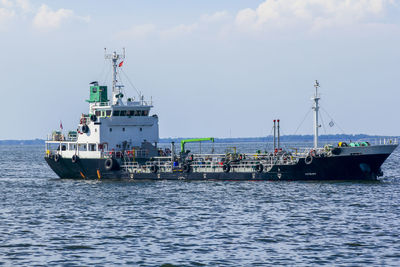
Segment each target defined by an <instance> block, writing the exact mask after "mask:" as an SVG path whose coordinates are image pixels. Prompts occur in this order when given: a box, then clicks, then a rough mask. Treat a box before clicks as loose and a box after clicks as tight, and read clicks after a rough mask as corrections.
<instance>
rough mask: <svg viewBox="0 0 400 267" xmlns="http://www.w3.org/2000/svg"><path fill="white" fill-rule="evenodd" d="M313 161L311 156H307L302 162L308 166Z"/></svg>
mask: <svg viewBox="0 0 400 267" xmlns="http://www.w3.org/2000/svg"><path fill="white" fill-rule="evenodd" d="M312 161H313V156H312V155H311V154H308V156H307V157H306V158H305V159H304V162H305V163H306V164H307V165H308V164H311V162H312Z"/></svg>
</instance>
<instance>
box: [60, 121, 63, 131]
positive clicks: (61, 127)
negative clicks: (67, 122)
mask: <svg viewBox="0 0 400 267" xmlns="http://www.w3.org/2000/svg"><path fill="white" fill-rule="evenodd" d="M60 129H61V130H62V129H63V126H62V122H61V121H60Z"/></svg>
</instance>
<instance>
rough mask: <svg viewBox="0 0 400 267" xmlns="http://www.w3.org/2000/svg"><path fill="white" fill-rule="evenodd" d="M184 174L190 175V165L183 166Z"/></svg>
mask: <svg viewBox="0 0 400 267" xmlns="http://www.w3.org/2000/svg"><path fill="white" fill-rule="evenodd" d="M183 172H186V173H189V172H190V164H184V165H183Z"/></svg>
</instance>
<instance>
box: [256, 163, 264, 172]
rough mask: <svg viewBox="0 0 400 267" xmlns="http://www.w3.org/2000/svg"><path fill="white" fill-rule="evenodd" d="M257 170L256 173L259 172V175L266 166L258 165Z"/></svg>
mask: <svg viewBox="0 0 400 267" xmlns="http://www.w3.org/2000/svg"><path fill="white" fill-rule="evenodd" d="M255 168H256V172H258V173H262V172H263V170H264V166H263V165H262V164H257V165H256V167H255Z"/></svg>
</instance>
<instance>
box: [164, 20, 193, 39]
mask: <svg viewBox="0 0 400 267" xmlns="http://www.w3.org/2000/svg"><path fill="white" fill-rule="evenodd" d="M198 28H199V25H198V24H197V23H194V24H188V25H187V24H180V25H178V26H175V27H172V28H170V29H167V30H164V31H162V32H161V36H162V37H165V38H173V37H177V36H180V35H187V34H191V33H193V32H194V31H195V30H197V29H198Z"/></svg>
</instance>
